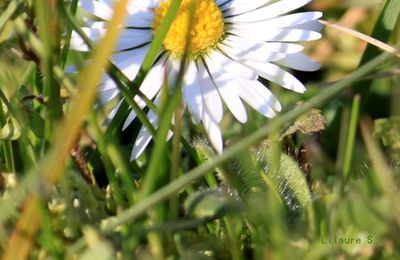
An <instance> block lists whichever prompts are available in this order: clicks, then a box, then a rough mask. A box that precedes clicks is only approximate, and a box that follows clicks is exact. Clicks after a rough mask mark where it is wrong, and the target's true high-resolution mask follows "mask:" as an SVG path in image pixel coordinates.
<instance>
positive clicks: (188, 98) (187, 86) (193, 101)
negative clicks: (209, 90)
mask: <svg viewBox="0 0 400 260" xmlns="http://www.w3.org/2000/svg"><path fill="white" fill-rule="evenodd" d="M183 80H184V85H183V99H184V100H185V102H186V103H187V104H188V107H189V110H190V112H191V114H192V120H193V122H194V123H195V124H198V123H199V122H200V120H201V116H202V114H203V100H202V95H201V89H200V82H199V75H198V70H197V67H196V64H195V63H194V62H193V61H192V62H190V63H189V65H188V69H187V71H186V73H185V75H184V77H183Z"/></svg>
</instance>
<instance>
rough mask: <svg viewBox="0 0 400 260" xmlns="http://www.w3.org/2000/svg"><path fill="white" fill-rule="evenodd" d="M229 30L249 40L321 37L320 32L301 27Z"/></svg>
mask: <svg viewBox="0 0 400 260" xmlns="http://www.w3.org/2000/svg"><path fill="white" fill-rule="evenodd" d="M229 31H230V32H231V33H233V34H235V35H237V36H239V37H242V38H244V39H247V40H250V41H281V42H298V41H312V40H317V39H320V38H321V34H320V33H318V32H314V31H309V30H302V29H275V30H267V31H259V30H257V29H255V28H250V27H249V30H239V29H236V28H233V27H232V28H230V29H229Z"/></svg>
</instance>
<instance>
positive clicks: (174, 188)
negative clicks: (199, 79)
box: [102, 53, 392, 232]
mask: <svg viewBox="0 0 400 260" xmlns="http://www.w3.org/2000/svg"><path fill="white" fill-rule="evenodd" d="M391 57H392V55H391V54H388V53H384V54H381V55H380V56H378V57H377V58H375V59H373V60H371V61H370V62H368V63H367V64H365V65H364V66H362V67H360V68H359V69H358V70H356V71H355V72H353V73H352V74H351V75H349V76H348V77H347V78H345V79H344V80H342V81H340V82H337V83H335V84H333V85H332V86H331V87H330V88H328V89H325V90H324V91H322V92H321V93H320V94H318V95H316V96H315V97H313V98H312V99H310V100H309V101H308V102H306V103H304V104H303V105H302V106H300V107H299V108H298V109H296V110H291V111H289V112H287V113H286V114H283V115H281V116H280V117H277V118H275V119H273V120H271V121H270V122H269V123H268V124H267V125H265V126H263V127H261V128H260V129H259V130H257V131H256V132H255V133H253V134H251V135H250V136H248V137H246V138H243V139H242V140H241V142H239V143H236V144H234V145H232V146H231V147H229V148H227V149H226V150H225V151H224V152H223V153H222V154H221V155H219V156H216V157H214V159H213V160H211V161H209V162H207V163H204V164H202V165H200V166H198V167H197V168H195V169H193V170H191V171H189V172H188V173H186V174H184V175H183V176H181V177H180V178H178V179H176V180H175V181H174V182H171V183H169V184H168V185H166V186H164V187H163V188H161V189H159V190H158V191H156V192H154V193H153V194H151V195H150V196H148V197H147V198H146V199H143V200H141V201H140V202H138V203H137V204H136V205H134V206H133V207H131V208H130V209H128V210H126V211H124V212H123V213H121V214H120V215H119V216H118V217H114V218H109V219H106V220H104V221H103V223H102V228H103V230H104V231H105V232H111V231H113V230H114V228H116V227H118V226H119V225H121V224H124V223H126V222H129V221H132V220H134V219H136V218H137V217H139V216H140V215H142V214H144V213H145V212H146V211H147V210H148V209H150V208H151V207H153V206H154V205H156V204H157V203H159V202H161V201H164V200H166V199H167V198H169V197H170V196H173V195H174V194H176V193H177V192H179V191H181V190H182V189H184V188H185V187H187V186H189V185H191V184H192V182H194V181H196V180H197V179H199V178H201V177H203V176H204V174H206V173H207V172H208V171H209V170H211V169H213V168H214V167H216V166H217V165H219V164H221V163H223V162H225V161H226V160H228V159H229V158H232V156H234V155H236V154H238V153H239V152H242V151H243V150H244V149H246V148H247V147H249V146H250V145H251V144H253V143H255V142H257V141H258V140H260V139H261V138H263V137H265V136H266V135H268V134H269V133H271V132H274V131H276V129H279V128H281V127H282V126H283V125H284V124H286V123H288V122H291V121H292V120H294V119H296V118H297V117H298V116H300V115H302V114H304V113H305V112H306V111H308V110H310V109H312V108H315V107H318V106H320V105H321V104H323V103H325V102H328V101H329V100H330V99H332V98H334V97H335V96H337V95H338V94H339V93H341V91H343V90H344V89H346V88H348V87H349V86H351V84H353V83H354V82H356V81H357V80H359V79H360V78H362V77H363V76H365V75H366V74H367V73H369V72H371V71H373V70H374V69H375V68H376V67H377V66H379V65H381V64H383V63H384V62H386V61H388V60H389V59H390V58H391Z"/></svg>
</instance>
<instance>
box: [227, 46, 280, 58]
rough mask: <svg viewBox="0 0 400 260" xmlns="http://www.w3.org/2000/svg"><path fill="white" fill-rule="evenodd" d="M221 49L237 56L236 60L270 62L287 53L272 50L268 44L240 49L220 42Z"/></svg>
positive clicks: (232, 55) (231, 55)
mask: <svg viewBox="0 0 400 260" xmlns="http://www.w3.org/2000/svg"><path fill="white" fill-rule="evenodd" d="M220 49H221V50H222V51H223V52H225V53H226V54H228V55H229V56H230V57H235V59H236V60H253V61H258V62H269V61H274V60H277V59H282V58H284V57H285V56H286V54H283V53H279V52H272V51H271V50H270V49H269V48H268V46H267V45H264V44H254V45H252V46H251V47H250V48H245V49H239V48H233V47H230V46H228V45H223V44H220Z"/></svg>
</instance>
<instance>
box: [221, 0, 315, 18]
mask: <svg viewBox="0 0 400 260" xmlns="http://www.w3.org/2000/svg"><path fill="white" fill-rule="evenodd" d="M310 1H311V0H296V1H293V0H282V1H278V2H275V3H273V4H271V5H267V6H264V7H261V8H258V9H256V10H254V11H250V12H247V13H244V14H241V15H236V16H231V17H227V18H225V21H227V22H256V21H264V20H267V19H269V18H272V17H277V16H279V15H282V14H285V13H288V12H291V11H293V10H295V9H297V8H299V7H302V6H304V5H306V4H307V3H309V2H310Z"/></svg>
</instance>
